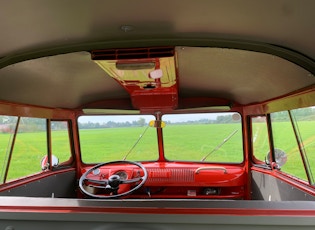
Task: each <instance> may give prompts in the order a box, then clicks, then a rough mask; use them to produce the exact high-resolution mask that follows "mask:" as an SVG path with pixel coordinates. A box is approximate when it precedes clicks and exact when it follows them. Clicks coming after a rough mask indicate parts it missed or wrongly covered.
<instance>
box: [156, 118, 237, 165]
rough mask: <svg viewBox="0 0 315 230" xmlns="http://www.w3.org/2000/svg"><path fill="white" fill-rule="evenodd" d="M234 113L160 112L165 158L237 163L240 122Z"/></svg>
mask: <svg viewBox="0 0 315 230" xmlns="http://www.w3.org/2000/svg"><path fill="white" fill-rule="evenodd" d="M240 118H241V117H240V115H239V114H237V113H202V114H200V113H199V114H189V115H188V114H176V115H174V114H172V115H164V116H163V117H162V119H163V121H164V122H165V123H166V126H165V128H164V129H163V137H164V152H165V156H166V158H167V159H168V160H179V161H182V160H183V161H205V162H227V163H240V162H242V161H243V143H242V125H241V119H240Z"/></svg>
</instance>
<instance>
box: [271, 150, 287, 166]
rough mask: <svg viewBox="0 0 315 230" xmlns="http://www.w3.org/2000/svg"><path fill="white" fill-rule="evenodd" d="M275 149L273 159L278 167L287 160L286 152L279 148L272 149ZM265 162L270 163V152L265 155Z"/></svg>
mask: <svg viewBox="0 0 315 230" xmlns="http://www.w3.org/2000/svg"><path fill="white" fill-rule="evenodd" d="M274 151H275V161H276V163H277V165H278V167H279V168H281V166H283V165H284V164H285V163H286V162H287V158H288V157H287V154H286V153H285V152H284V151H283V150H281V149H274ZM266 163H267V164H270V152H268V154H267V156H266Z"/></svg>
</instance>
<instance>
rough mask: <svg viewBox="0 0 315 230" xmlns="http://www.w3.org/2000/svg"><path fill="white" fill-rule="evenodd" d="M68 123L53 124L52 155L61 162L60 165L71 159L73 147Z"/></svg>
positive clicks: (53, 122) (56, 122) (54, 122)
mask: <svg viewBox="0 0 315 230" xmlns="http://www.w3.org/2000/svg"><path fill="white" fill-rule="evenodd" d="M68 128H69V127H68V122H67V121H52V122H51V153H52V154H53V155H54V156H56V157H57V158H58V160H59V164H62V163H64V162H66V161H68V160H69V159H70V158H71V147H70V146H71V145H70V143H71V142H70V139H69V129H68Z"/></svg>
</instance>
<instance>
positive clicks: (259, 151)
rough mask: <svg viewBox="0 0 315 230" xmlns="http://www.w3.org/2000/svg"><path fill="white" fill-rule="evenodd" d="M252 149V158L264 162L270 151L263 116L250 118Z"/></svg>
mask: <svg viewBox="0 0 315 230" xmlns="http://www.w3.org/2000/svg"><path fill="white" fill-rule="evenodd" d="M252 147H253V153H254V157H255V158H256V159H257V160H260V161H263V162H265V161H266V160H267V159H266V156H267V154H268V152H269V151H270V145H269V138H268V130H267V123H266V117H265V116H257V117H252Z"/></svg>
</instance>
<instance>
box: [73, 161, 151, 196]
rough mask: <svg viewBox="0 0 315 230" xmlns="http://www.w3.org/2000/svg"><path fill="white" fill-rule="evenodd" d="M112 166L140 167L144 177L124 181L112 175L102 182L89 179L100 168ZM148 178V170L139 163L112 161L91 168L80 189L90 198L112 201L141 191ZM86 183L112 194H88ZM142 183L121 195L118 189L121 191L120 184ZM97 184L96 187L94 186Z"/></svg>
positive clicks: (86, 173)
mask: <svg viewBox="0 0 315 230" xmlns="http://www.w3.org/2000/svg"><path fill="white" fill-rule="evenodd" d="M110 164H131V165H136V166H138V168H140V169H141V170H142V171H143V174H144V175H143V176H142V177H140V176H139V177H136V178H133V179H129V180H123V179H121V178H120V176H119V175H115V174H114V175H111V176H109V177H108V179H105V178H104V179H102V180H95V179H89V178H87V176H88V175H89V174H90V173H91V172H92V171H94V170H97V169H99V168H100V167H102V166H104V165H110ZM147 178H148V172H147V170H146V168H145V167H144V166H143V165H142V164H140V163H138V162H134V161H110V162H105V163H100V164H97V165H95V166H94V167H92V168H90V169H89V170H87V171H86V172H85V173H84V174H83V175H82V176H81V177H80V180H79V187H80V189H81V191H82V192H83V193H85V194H86V195H88V196H90V197H94V198H101V199H110V198H117V197H122V196H126V195H129V194H131V193H132V192H134V191H136V190H137V189H139V188H140V187H141V186H142V185H143V184H144V183H145V182H146V180H147ZM85 181H88V182H91V183H93V184H91V186H92V187H95V188H101V189H105V191H107V192H109V193H111V194H110V195H107V196H105V195H95V194H92V193H90V192H88V191H87V190H86V188H85V187H84V184H85ZM139 181H141V182H140V183H139V184H137V185H136V186H135V187H134V188H132V189H129V190H128V191H126V192H123V193H120V194H118V189H119V185H120V184H132V183H136V182H139ZM94 184H96V185H94Z"/></svg>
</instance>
